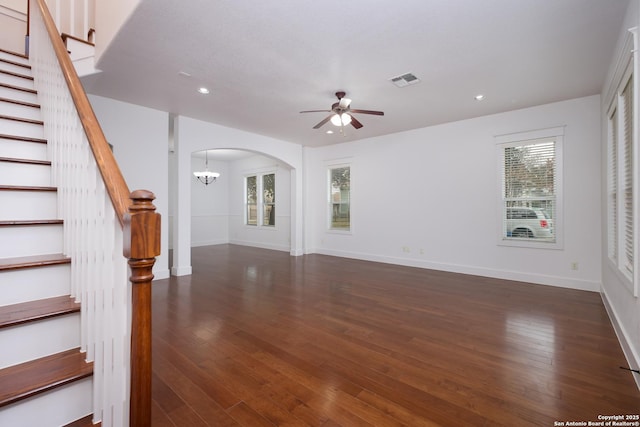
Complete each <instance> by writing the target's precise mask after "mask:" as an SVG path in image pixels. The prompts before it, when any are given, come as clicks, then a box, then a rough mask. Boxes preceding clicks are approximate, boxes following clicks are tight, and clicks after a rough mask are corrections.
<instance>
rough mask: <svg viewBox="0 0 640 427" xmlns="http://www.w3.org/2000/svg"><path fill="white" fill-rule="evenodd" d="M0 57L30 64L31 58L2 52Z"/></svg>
mask: <svg viewBox="0 0 640 427" xmlns="http://www.w3.org/2000/svg"><path fill="white" fill-rule="evenodd" d="M0 58H2V59H6V60H7V61H11V62H17V63H18V64H24V65H29V59H28V58H24V57H22V56H17V55H11V54H10V53H6V52H0Z"/></svg>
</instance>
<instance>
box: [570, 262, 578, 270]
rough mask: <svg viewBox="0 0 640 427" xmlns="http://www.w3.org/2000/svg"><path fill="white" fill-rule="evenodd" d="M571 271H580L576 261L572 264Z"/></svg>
mask: <svg viewBox="0 0 640 427" xmlns="http://www.w3.org/2000/svg"><path fill="white" fill-rule="evenodd" d="M571 269H572V270H577V269H578V263H577V262H576V261H573V262H572V263H571Z"/></svg>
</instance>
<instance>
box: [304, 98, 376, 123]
mask: <svg viewBox="0 0 640 427" xmlns="http://www.w3.org/2000/svg"><path fill="white" fill-rule="evenodd" d="M345 95H346V93H345V92H336V97H337V98H338V102H335V103H334V104H333V105H332V106H331V109H330V110H307V111H300V112H301V113H331V114H329V115H328V116H327V117H326V118H325V119H324V120H322V121H321V122H320V123H318V124H317V125H315V126H314V127H313V128H314V129H318V128H319V127H321V126H322V125H324V124H325V123H327V122H328V121H329V120H331V123H333V124H334V125H336V126H340V127H342V126H346V125H348V124H351V126H353V127H354V128H356V129H360V128H361V127H362V123H360V122H359V121H358V119H356V118H355V117H353V114H352V113H358V114H373V115H376V116H384V112H382V111H373V110H360V109H358V110H356V109H352V108H351V107H350V105H351V100H350V99H349V98H345Z"/></svg>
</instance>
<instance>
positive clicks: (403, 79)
mask: <svg viewBox="0 0 640 427" xmlns="http://www.w3.org/2000/svg"><path fill="white" fill-rule="evenodd" d="M389 80H390V81H391V83H393V84H394V85H396V86H398V87H405V86H409V85H413V84H416V83H418V82H419V81H420V79H419V78H417V77H416V76H414V75H413V74H412V73H407V74H403V75H401V76H398V77H393V78H391V79H389Z"/></svg>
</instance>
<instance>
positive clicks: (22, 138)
mask: <svg viewBox="0 0 640 427" xmlns="http://www.w3.org/2000/svg"><path fill="white" fill-rule="evenodd" d="M0 139H12V140H14V141H23V142H37V143H39V144H46V143H47V140H46V139H42V138H31V137H29V136H20V135H7V134H4V133H0Z"/></svg>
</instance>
